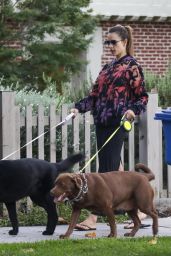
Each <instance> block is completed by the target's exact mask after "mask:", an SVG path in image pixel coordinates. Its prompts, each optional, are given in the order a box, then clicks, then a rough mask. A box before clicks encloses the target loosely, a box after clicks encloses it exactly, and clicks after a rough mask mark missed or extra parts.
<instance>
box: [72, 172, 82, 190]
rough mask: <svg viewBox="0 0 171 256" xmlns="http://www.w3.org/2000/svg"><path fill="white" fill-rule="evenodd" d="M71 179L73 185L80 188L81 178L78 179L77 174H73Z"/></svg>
mask: <svg viewBox="0 0 171 256" xmlns="http://www.w3.org/2000/svg"><path fill="white" fill-rule="evenodd" d="M72 180H73V182H74V184H75V186H76V187H77V188H78V189H80V188H81V179H80V177H79V176H78V175H73V176H72Z"/></svg>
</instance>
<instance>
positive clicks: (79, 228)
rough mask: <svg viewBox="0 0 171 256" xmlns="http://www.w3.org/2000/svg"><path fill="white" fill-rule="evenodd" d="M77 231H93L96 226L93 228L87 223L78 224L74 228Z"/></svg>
mask: <svg viewBox="0 0 171 256" xmlns="http://www.w3.org/2000/svg"><path fill="white" fill-rule="evenodd" d="M74 229H75V230H76V231H91V230H96V228H91V227H89V226H88V225H86V224H77V225H76V226H75V228H74Z"/></svg>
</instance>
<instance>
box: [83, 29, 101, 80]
mask: <svg viewBox="0 0 171 256" xmlns="http://www.w3.org/2000/svg"><path fill="white" fill-rule="evenodd" d="M102 53H103V43H102V28H101V27H98V28H97V30H96V31H95V33H94V36H93V41H92V43H91V45H90V47H89V49H88V51H87V60H88V62H89V64H88V65H87V79H88V80H89V78H90V76H91V79H92V81H93V82H94V81H95V80H96V78H97V75H98V74H99V72H100V69H101V57H102Z"/></svg>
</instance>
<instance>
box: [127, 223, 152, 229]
mask: <svg viewBox="0 0 171 256" xmlns="http://www.w3.org/2000/svg"><path fill="white" fill-rule="evenodd" d="M150 226H151V225H150V224H141V225H140V228H148V227H150ZM132 228H134V223H133V222H131V223H129V224H128V225H126V226H124V229H132Z"/></svg>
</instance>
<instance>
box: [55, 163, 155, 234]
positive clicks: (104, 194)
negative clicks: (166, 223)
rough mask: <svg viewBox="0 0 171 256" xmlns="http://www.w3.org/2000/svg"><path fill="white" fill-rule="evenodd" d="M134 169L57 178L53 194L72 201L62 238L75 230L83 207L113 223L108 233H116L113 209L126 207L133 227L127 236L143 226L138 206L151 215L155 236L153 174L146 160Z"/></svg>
mask: <svg viewBox="0 0 171 256" xmlns="http://www.w3.org/2000/svg"><path fill="white" fill-rule="evenodd" d="M139 169H141V170H143V172H139V173H138V172H134V171H129V172H128V171H124V172H115V171H114V172H106V173H87V174H71V173H65V174H61V175H60V176H59V177H58V178H57V179H56V182H55V186H54V188H53V189H52V190H51V194H52V195H53V196H55V199H54V201H55V202H61V201H64V200H66V199H68V200H69V201H70V203H71V204H72V209H73V210H72V217H71V223H70V225H69V227H68V230H67V232H66V233H65V234H64V235H61V236H60V238H67V237H69V236H70V235H71V233H72V232H73V229H74V227H75V225H76V223H77V221H78V217H79V215H80V212H81V209H83V208H85V209H88V210H90V211H91V212H92V213H95V214H100V215H105V216H107V218H108V222H109V224H110V229H111V230H110V234H109V235H108V237H116V235H117V233H116V224H115V218H114V211H115V210H118V209H123V210H125V211H126V212H127V213H128V215H129V216H130V217H131V218H132V220H133V223H134V228H133V229H132V230H131V232H130V233H126V234H124V235H125V236H134V235H135V234H136V232H137V231H138V229H139V227H140V224H141V222H140V220H139V218H138V215H137V211H138V209H140V211H141V212H144V213H146V214H147V215H149V216H151V218H152V220H153V225H152V231H153V236H156V235H157V233H158V216H157V213H156V210H155V207H154V204H153V197H154V192H153V189H152V187H151V185H150V183H149V181H150V180H152V179H154V174H153V173H152V172H151V170H150V169H149V168H148V167H146V166H145V165H143V164H140V163H139V164H137V165H136V166H135V170H136V171H139Z"/></svg>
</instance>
